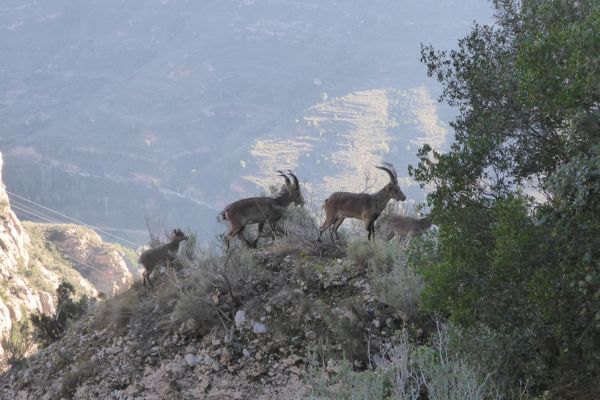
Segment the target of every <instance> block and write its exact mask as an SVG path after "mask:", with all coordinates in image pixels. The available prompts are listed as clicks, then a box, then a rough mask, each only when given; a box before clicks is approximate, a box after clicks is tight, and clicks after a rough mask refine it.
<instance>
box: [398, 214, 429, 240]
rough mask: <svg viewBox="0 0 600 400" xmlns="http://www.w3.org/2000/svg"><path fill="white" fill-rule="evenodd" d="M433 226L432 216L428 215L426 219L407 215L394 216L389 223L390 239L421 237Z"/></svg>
mask: <svg viewBox="0 0 600 400" xmlns="http://www.w3.org/2000/svg"><path fill="white" fill-rule="evenodd" d="M431 225H432V216H431V214H430V215H427V216H426V217H424V218H413V217H407V216H405V215H394V216H391V217H390V218H389V220H388V221H387V226H388V229H389V233H390V235H389V236H388V238H389V239H390V240H391V239H393V238H394V236H398V237H402V238H404V237H405V238H412V237H414V236H419V235H421V234H422V233H423V232H425V231H426V230H427V229H429V228H430V227H431Z"/></svg>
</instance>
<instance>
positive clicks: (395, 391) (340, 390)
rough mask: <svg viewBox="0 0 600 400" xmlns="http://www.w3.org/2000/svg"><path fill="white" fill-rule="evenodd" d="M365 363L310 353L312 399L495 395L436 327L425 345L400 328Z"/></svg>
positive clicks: (433, 399)
mask: <svg viewBox="0 0 600 400" xmlns="http://www.w3.org/2000/svg"><path fill="white" fill-rule="evenodd" d="M370 365H371V367H370V368H368V369H366V370H364V371H356V370H354V368H353V366H352V364H351V363H349V362H348V361H347V360H342V361H341V362H339V363H335V362H333V361H332V360H330V361H328V362H326V363H325V361H324V360H320V359H319V356H318V354H316V355H315V354H313V357H312V362H311V364H310V366H309V379H310V380H311V382H312V387H313V392H312V397H311V398H312V399H320V400H330V399H331V400H333V399H335V400H338V399H339V400H347V399H349V400H350V399H352V400H353V399H369V400H384V399H390V400H391V399H397V400H417V399H422V398H427V399H430V400H484V399H489V400H492V399H501V397H500V396H499V395H498V394H496V393H495V390H494V386H493V384H492V382H491V380H490V379H489V378H488V377H487V376H485V375H482V373H481V372H480V371H478V370H477V369H476V368H474V367H473V366H472V365H471V364H469V363H468V362H467V361H466V360H464V359H461V358H460V357H459V356H458V355H456V354H452V353H450V351H449V347H448V335H447V334H446V333H445V332H443V331H438V333H437V334H436V335H434V336H433V339H432V342H431V344H430V346H416V345H414V344H411V343H410V340H409V336H408V335H407V334H406V332H401V333H400V334H399V336H398V337H396V339H395V341H394V342H389V343H388V344H386V345H384V346H382V348H381V349H380V351H379V352H378V353H377V354H375V355H372V356H371V364H370Z"/></svg>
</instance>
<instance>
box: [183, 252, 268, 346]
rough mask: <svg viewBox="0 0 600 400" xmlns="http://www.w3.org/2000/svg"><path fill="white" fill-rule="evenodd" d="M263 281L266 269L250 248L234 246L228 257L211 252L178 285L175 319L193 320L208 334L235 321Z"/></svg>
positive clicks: (200, 332) (200, 329)
mask: <svg viewBox="0 0 600 400" xmlns="http://www.w3.org/2000/svg"><path fill="white" fill-rule="evenodd" d="M263 280H264V270H262V269H260V267H259V266H257V265H256V263H255V261H254V256H253V254H252V252H251V251H250V250H248V249H245V248H233V247H232V248H231V250H230V252H229V253H228V254H227V255H225V256H216V255H211V254H208V255H206V256H205V257H203V258H200V259H198V260H197V261H196V264H195V270H194V272H193V273H192V274H191V275H190V276H188V277H187V278H186V280H185V282H183V283H182V285H181V287H180V288H179V289H180V291H179V296H178V299H177V302H176V304H175V308H174V314H173V315H174V318H175V319H176V320H177V321H179V322H187V321H188V320H190V319H191V320H193V321H194V322H195V328H196V330H197V332H198V333H199V334H201V335H202V334H205V333H207V332H208V331H210V330H211V329H212V328H213V327H214V326H215V325H217V324H218V323H219V322H224V320H226V319H231V320H232V319H233V316H234V315H235V312H236V311H237V310H238V309H239V308H240V307H241V306H242V305H243V304H244V302H245V301H246V300H248V299H249V298H251V297H252V296H254V295H255V291H256V290H257V286H258V285H260V284H261V283H262V282H263ZM223 318H224V319H223Z"/></svg>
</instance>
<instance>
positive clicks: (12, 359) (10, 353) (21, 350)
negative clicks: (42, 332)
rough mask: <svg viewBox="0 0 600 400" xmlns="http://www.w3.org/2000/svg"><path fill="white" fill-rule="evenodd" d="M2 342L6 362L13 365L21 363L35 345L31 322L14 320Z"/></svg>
mask: <svg viewBox="0 0 600 400" xmlns="http://www.w3.org/2000/svg"><path fill="white" fill-rule="evenodd" d="M1 343H2V349H3V350H4V360H5V361H6V363H7V364H8V365H10V366H11V367H14V366H17V365H19V364H21V363H22V362H23V360H24V359H25V357H26V356H27V353H28V352H29V351H30V350H31V349H32V348H33V345H34V340H33V335H32V334H31V328H30V326H29V323H28V322H27V321H21V322H14V323H13V325H12V327H11V329H10V332H7V333H6V334H5V335H4V336H3V337H2V341H1Z"/></svg>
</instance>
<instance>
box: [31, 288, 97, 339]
mask: <svg viewBox="0 0 600 400" xmlns="http://www.w3.org/2000/svg"><path fill="white" fill-rule="evenodd" d="M74 292H75V288H74V287H73V285H71V284H70V283H68V282H63V283H61V284H60V285H59V286H58V289H56V295H57V298H58V302H57V307H56V313H55V314H54V315H52V316H48V315H45V314H32V315H31V323H32V324H33V326H34V328H35V334H36V336H37V338H38V339H39V340H40V342H41V343H42V344H45V345H47V344H49V343H52V342H54V341H55V340H58V339H60V337H61V336H62V333H63V332H64V331H65V329H66V328H67V325H68V323H69V321H71V320H74V319H77V318H79V317H81V316H82V315H83V314H84V313H85V311H86V310H87V297H85V296H83V297H82V298H81V299H79V301H75V300H73V298H72V295H73V293H74Z"/></svg>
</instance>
